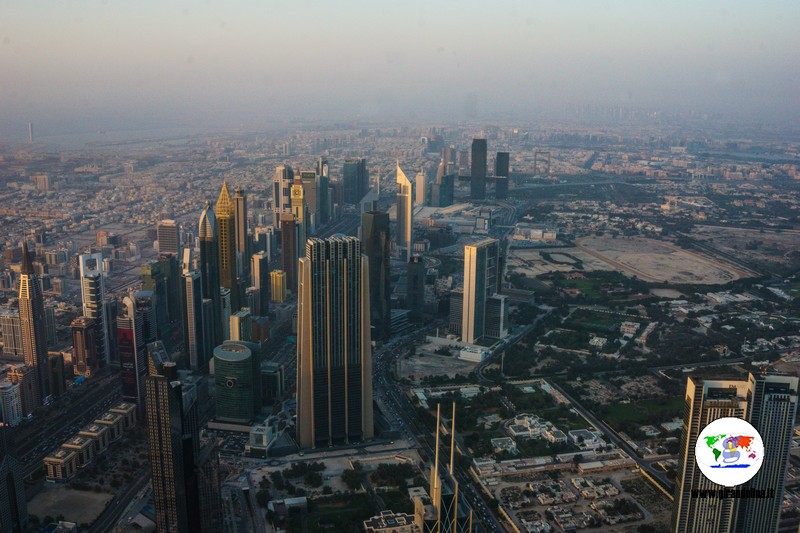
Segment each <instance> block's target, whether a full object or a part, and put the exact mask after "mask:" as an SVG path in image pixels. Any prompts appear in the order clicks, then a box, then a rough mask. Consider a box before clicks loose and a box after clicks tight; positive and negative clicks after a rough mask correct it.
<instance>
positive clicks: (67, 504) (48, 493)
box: [28, 483, 114, 524]
mask: <svg viewBox="0 0 800 533" xmlns="http://www.w3.org/2000/svg"><path fill="white" fill-rule="evenodd" d="M113 498H114V496H113V495H111V494H108V493H105V492H90V491H85V490H73V489H70V488H67V487H66V486H65V485H50V484H47V483H46V484H45V486H44V488H43V489H42V492H40V493H39V494H37V495H36V496H35V497H34V498H33V500H31V502H30V503H29V504H28V512H29V513H30V514H35V515H36V516H38V517H39V518H40V519H43V518H44V517H45V516H48V515H49V516H52V517H56V516H58V515H64V518H65V519H66V520H67V521H69V522H75V523H76V524H91V523H92V522H94V521H95V519H96V518H97V517H98V516H100V513H101V512H102V511H103V509H105V507H106V503H108V502H109V501H111V500H112V499H113Z"/></svg>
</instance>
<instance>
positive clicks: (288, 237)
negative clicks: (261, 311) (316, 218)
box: [281, 214, 299, 294]
mask: <svg viewBox="0 0 800 533" xmlns="http://www.w3.org/2000/svg"><path fill="white" fill-rule="evenodd" d="M298 253H299V250H298V248H297V223H296V222H295V220H294V215H291V214H288V215H281V266H282V267H283V271H284V272H285V273H286V283H287V286H288V288H289V290H291V291H292V292H293V293H295V294H297V259H298V258H297V254H298Z"/></svg>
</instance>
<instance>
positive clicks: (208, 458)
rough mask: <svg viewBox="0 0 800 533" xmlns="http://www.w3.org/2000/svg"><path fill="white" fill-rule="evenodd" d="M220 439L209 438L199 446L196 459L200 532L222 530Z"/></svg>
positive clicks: (208, 532) (212, 532)
mask: <svg viewBox="0 0 800 533" xmlns="http://www.w3.org/2000/svg"><path fill="white" fill-rule="evenodd" d="M221 442H223V441H222V439H209V440H208V442H207V443H206V444H205V445H204V446H202V447H201V448H200V454H199V456H198V458H197V460H196V467H195V475H196V477H197V492H198V499H199V503H200V505H199V509H198V516H197V518H198V519H199V525H200V533H219V532H220V531H223V524H222V520H223V517H224V514H223V509H222V492H221V491H220V485H221V484H222V478H221V477H220V471H219V448H220V445H221Z"/></svg>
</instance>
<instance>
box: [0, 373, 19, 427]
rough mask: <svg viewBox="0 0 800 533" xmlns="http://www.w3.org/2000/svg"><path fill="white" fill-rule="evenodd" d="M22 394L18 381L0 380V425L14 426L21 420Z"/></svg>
mask: <svg viewBox="0 0 800 533" xmlns="http://www.w3.org/2000/svg"><path fill="white" fill-rule="evenodd" d="M23 416H24V415H23V411H22V394H21V392H20V388H19V383H11V382H10V381H0V427H2V426H3V425H4V424H5V425H6V426H11V427H14V426H16V425H17V424H19V423H20V422H21V421H22V417H23Z"/></svg>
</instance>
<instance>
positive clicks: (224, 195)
mask: <svg viewBox="0 0 800 533" xmlns="http://www.w3.org/2000/svg"><path fill="white" fill-rule="evenodd" d="M235 219H236V216H235V212H234V207H233V201H232V200H231V195H230V193H229V192H228V184H227V183H226V182H223V183H222V190H221V191H220V193H219V198H218V199H217V230H218V231H219V234H218V236H217V246H218V247H219V284H220V286H221V287H225V288H226V289H228V290H229V291H231V309H232V310H233V311H234V312H236V311H238V310H239V284H238V283H237V280H236V277H237V276H236V242H235V239H236V234H235V233H236V229H235V227H234V226H235V224H234V223H235Z"/></svg>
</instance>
